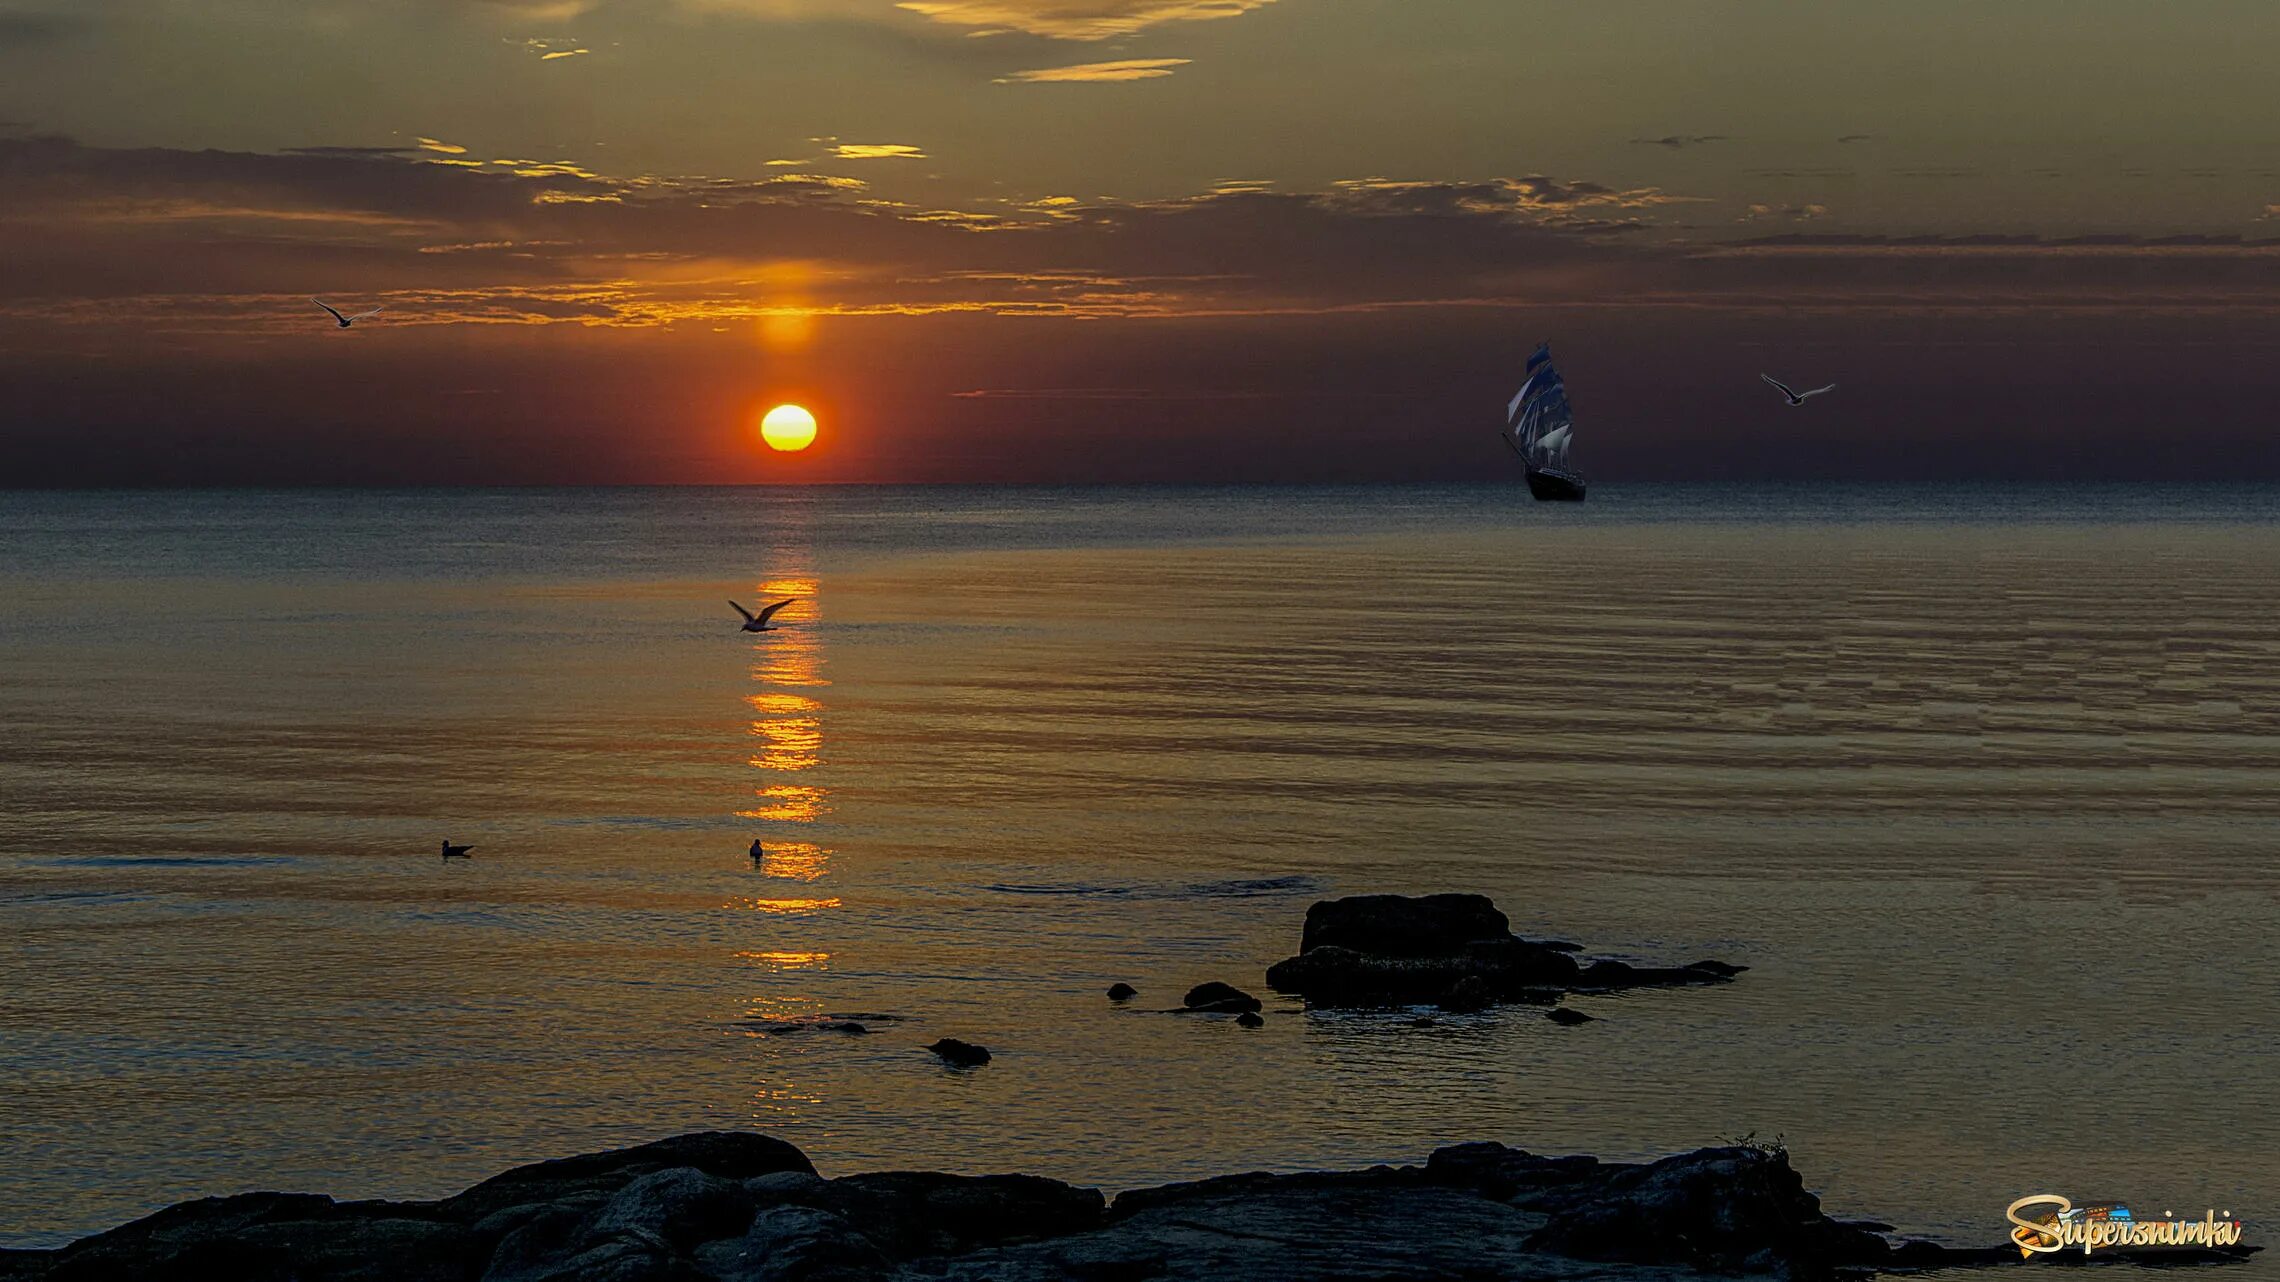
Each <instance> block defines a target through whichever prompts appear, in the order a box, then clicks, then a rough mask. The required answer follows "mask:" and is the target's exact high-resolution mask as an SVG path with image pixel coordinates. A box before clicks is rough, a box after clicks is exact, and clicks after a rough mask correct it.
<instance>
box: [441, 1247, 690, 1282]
mask: <svg viewBox="0 0 2280 1282" xmlns="http://www.w3.org/2000/svg"><path fill="white" fill-rule="evenodd" d="M483 1282H710V1279H708V1278H706V1276H705V1274H704V1272H703V1271H702V1270H700V1269H698V1268H697V1266H696V1265H695V1264H693V1263H691V1262H690V1261H688V1260H684V1259H682V1258H680V1257H679V1256H677V1255H674V1254H673V1253H672V1252H670V1251H667V1250H665V1249H664V1248H663V1247H661V1246H659V1245H657V1244H656V1243H653V1242H645V1241H640V1240H638V1239H626V1238H619V1239H613V1240H611V1241H608V1242H604V1243H602V1244H601V1245H599V1246H595V1247H591V1248H588V1249H586V1250H583V1251H579V1252H577V1253H575V1254H573V1255H570V1256H568V1257H561V1258H556V1259H553V1260H542V1261H533V1262H532V1263H531V1264H530V1266H529V1267H527V1268H526V1267H522V1266H519V1265H518V1266H516V1267H514V1268H512V1269H511V1270H502V1269H501V1268H500V1267H499V1266H498V1265H493V1266H492V1268H491V1269H489V1270H488V1271H486V1272H485V1273H484V1274H483Z"/></svg>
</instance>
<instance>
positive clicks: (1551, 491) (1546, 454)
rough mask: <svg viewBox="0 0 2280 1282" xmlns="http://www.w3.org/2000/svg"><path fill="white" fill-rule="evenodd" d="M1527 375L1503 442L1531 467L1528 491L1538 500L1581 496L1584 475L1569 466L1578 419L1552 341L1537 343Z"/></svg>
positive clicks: (1506, 423) (1511, 407)
mask: <svg viewBox="0 0 2280 1282" xmlns="http://www.w3.org/2000/svg"><path fill="white" fill-rule="evenodd" d="M1527 374H1528V379H1527V381H1526V382H1524V383H1522V384H1520V390H1519V392H1517V393H1515V394H1514V395H1513V397H1512V404H1511V405H1509V406H1507V407H1506V408H1505V411H1504V443H1505V444H1507V445H1510V446H1511V447H1512V452H1513V453H1515V454H1518V455H1519V456H1520V463H1521V465H1522V466H1523V467H1525V468H1526V469H1527V472H1528V492H1529V493H1530V494H1533V495H1535V496H1536V497H1537V498H1539V499H1549V500H1562V499H1564V500H1569V501H1580V500H1581V499H1582V498H1583V474H1582V473H1580V472H1577V471H1574V470H1572V469H1571V468H1569V467H1568V446H1569V444H1570V443H1571V442H1572V441H1573V440H1574V439H1575V420H1574V418H1572V417H1571V416H1570V415H1569V414H1568V399H1567V386H1566V385H1565V384H1564V383H1563V382H1561V380H1560V371H1559V367H1558V366H1556V365H1554V364H1552V345H1551V343H1550V342H1549V341H1546V342H1544V343H1541V344H1538V345H1537V347H1536V352H1535V354H1534V355H1532V356H1530V357H1529V358H1528V369H1527Z"/></svg>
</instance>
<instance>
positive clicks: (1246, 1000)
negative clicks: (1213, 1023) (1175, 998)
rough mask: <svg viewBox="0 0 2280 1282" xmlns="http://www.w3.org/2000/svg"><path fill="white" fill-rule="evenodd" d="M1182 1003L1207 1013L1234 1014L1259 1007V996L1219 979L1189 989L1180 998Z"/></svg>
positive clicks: (1189, 1008) (1191, 1008)
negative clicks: (1184, 995)
mask: <svg viewBox="0 0 2280 1282" xmlns="http://www.w3.org/2000/svg"><path fill="white" fill-rule="evenodd" d="M1180 1004H1181V1005H1182V1006H1184V1007H1186V1008H1187V1009H1188V1010H1191V1011H1199V1012H1203V1013H1206V1014H1233V1013H1236V1012H1239V1011H1255V1010H1258V1009H1259V999H1258V998H1256V997H1253V996H1251V995H1250V994H1249V993H1246V992H1244V991H1243V990H1242V989H1240V988H1237V987H1235V986H1234V985H1232V984H1222V983H1220V982H1219V981H1218V980H1213V981H1211V982H1210V983H1208V984H1197V985H1196V986H1195V987H1193V988H1191V989H1189V990H1188V991H1187V996H1186V997H1184V998H1182V999H1181V1000H1180Z"/></svg>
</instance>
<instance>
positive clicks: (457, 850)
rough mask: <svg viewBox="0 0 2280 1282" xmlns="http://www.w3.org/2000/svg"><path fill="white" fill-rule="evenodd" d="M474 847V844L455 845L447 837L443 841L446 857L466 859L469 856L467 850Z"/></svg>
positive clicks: (444, 855)
mask: <svg viewBox="0 0 2280 1282" xmlns="http://www.w3.org/2000/svg"><path fill="white" fill-rule="evenodd" d="M474 848H475V847H473V846H454V845H452V844H451V842H450V841H449V840H448V839H447V840H446V841H445V842H444V843H443V857H444V858H446V859H465V858H467V857H468V855H467V852H468V851H470V850H473V849H474Z"/></svg>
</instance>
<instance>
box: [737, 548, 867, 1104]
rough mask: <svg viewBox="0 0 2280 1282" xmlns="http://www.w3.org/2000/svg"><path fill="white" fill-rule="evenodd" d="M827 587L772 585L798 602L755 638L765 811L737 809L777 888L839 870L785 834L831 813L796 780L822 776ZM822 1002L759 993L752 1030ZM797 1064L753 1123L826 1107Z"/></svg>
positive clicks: (758, 792) (772, 597)
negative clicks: (757, 830)
mask: <svg viewBox="0 0 2280 1282" xmlns="http://www.w3.org/2000/svg"><path fill="white" fill-rule="evenodd" d="M821 587H822V584H821V581H820V580H818V579H816V578H814V577H789V578H774V579H769V580H767V581H765V582H763V583H761V584H759V585H758V586H757V588H756V589H755V593H756V594H757V595H758V596H759V597H760V599H761V600H763V601H770V602H773V601H781V600H784V599H786V598H790V599H791V600H792V604H791V605H788V606H786V607H784V609H783V610H782V611H781V612H779V613H778V614H777V615H775V616H774V619H773V620H772V622H773V623H774V624H775V625H776V626H775V627H774V628H773V629H772V630H770V631H767V632H763V633H760V634H759V635H757V636H755V637H753V639H752V642H751V645H752V666H751V680H752V682H753V683H754V684H755V685H756V686H758V687H759V688H758V689H757V690H756V691H754V692H753V693H751V694H748V695H746V696H745V703H746V705H747V706H749V707H750V708H751V710H752V725H751V731H752V736H753V738H755V739H757V740H758V741H759V742H760V745H761V747H760V749H759V751H758V752H757V753H756V754H754V755H753V757H752V758H751V762H750V764H751V766H752V768H753V769H754V770H757V771H759V772H760V782H759V783H758V784H756V785H755V786H754V788H753V790H752V795H753V797H754V798H755V800H756V804H754V805H752V806H750V807H748V808H746V809H744V810H740V811H738V812H737V817H738V818H740V819H748V820H753V821H756V822H758V823H760V824H762V825H764V830H763V836H762V838H761V843H762V850H761V858H760V864H759V872H760V874H761V875H762V876H763V877H765V878H767V879H769V880H771V881H788V882H795V883H803V884H804V883H813V882H818V881H822V880H824V879H825V878H827V877H828V876H830V873H831V852H830V851H829V850H827V849H826V848H824V847H823V846H821V845H819V844H817V843H816V842H814V841H809V840H804V839H791V840H786V839H783V838H782V837H780V836H778V834H780V833H782V832H784V831H785V830H786V829H787V827H789V828H790V830H792V831H798V830H799V828H801V827H812V826H813V825H814V824H816V823H817V822H818V821H819V820H820V819H822V818H823V817H824V816H825V815H827V814H828V813H830V796H829V792H828V790H827V789H825V788H824V787H822V786H821V785H819V784H812V783H799V782H787V780H796V779H798V778H800V777H802V776H804V775H808V774H810V773H812V772H814V771H815V770H816V768H817V767H818V766H820V765H821V764H822V761H823V756H822V754H823V713H824V704H823V701H822V699H821V698H819V697H817V694H816V693H814V692H820V691H822V690H824V689H825V688H827V687H829V686H830V684H831V682H830V680H829V679H828V678H826V677H825V676H824V675H823V666H824V656H823V640H822V635H821V632H820V629H819V628H818V626H817V625H818V624H820V623H821V621H822V594H821ZM839 906H840V900H839V899H838V897H836V896H828V895H813V894H785V893H770V894H767V895H761V896H749V897H743V898H739V899H737V900H734V901H732V903H731V904H730V907H732V908H736V909H741V910H745V911H749V912H753V913H758V914H762V915H764V916H770V917H805V916H809V915H811V914H816V913H823V912H827V911H829V910H831V909H835V908H838V907H839ZM736 957H737V958H738V959H740V960H742V961H745V962H748V963H751V964H753V965H755V966H758V967H761V968H763V969H764V970H765V971H767V972H769V973H771V974H773V975H777V976H781V975H784V974H787V973H790V972H802V971H812V972H817V973H818V975H819V977H820V976H821V974H822V973H823V972H826V971H828V969H829V966H830V962H831V953H830V952H828V951H825V950H823V949H820V948H819V949H782V948H779V949H747V950H739V951H738V952H737V953H736ZM823 1005H824V1004H823V1002H822V1000H821V999H820V998H816V997H810V996H799V995H793V994H790V993H786V992H782V991H778V992H775V993H773V994H768V995H755V996H753V997H752V998H751V999H750V1000H749V1001H747V1002H746V1003H745V1005H744V1008H743V1012H742V1015H741V1018H742V1020H743V1021H744V1023H745V1026H746V1031H747V1032H748V1034H749V1035H750V1036H753V1037H764V1036H767V1035H769V1032H770V1031H771V1030H773V1031H779V1032H780V1031H782V1030H784V1029H785V1028H787V1027H796V1025H797V1023H798V1022H799V1021H803V1020H813V1019H815V1018H816V1017H817V1016H819V1015H821V1014H823V1013H824V1011H823ZM797 1064H798V1061H797V1060H794V1059H790V1058H785V1059H780V1060H777V1061H776V1062H775V1063H774V1064H772V1065H770V1066H769V1068H768V1073H769V1079H767V1080H763V1081H762V1082H761V1083H759V1084H758V1085H757V1086H756V1087H755V1088H754V1091H753V1113H752V1116H753V1117H754V1118H755V1119H757V1120H760V1121H763V1122H765V1121H767V1120H769V1119H778V1120H781V1119H784V1118H788V1117H794V1116H798V1115H801V1114H803V1113H805V1112H806V1111H808V1110H810V1109H812V1108H814V1107H816V1106H819V1105H821V1104H822V1103H823V1096H822V1095H821V1094H820V1093H819V1092H818V1091H816V1090H814V1089H803V1088H801V1087H798V1086H796V1085H794V1084H793V1083H792V1082H791V1081H789V1080H778V1078H779V1076H781V1077H784V1078H788V1075H789V1074H791V1073H792V1072H794V1071H796V1066H797Z"/></svg>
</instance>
